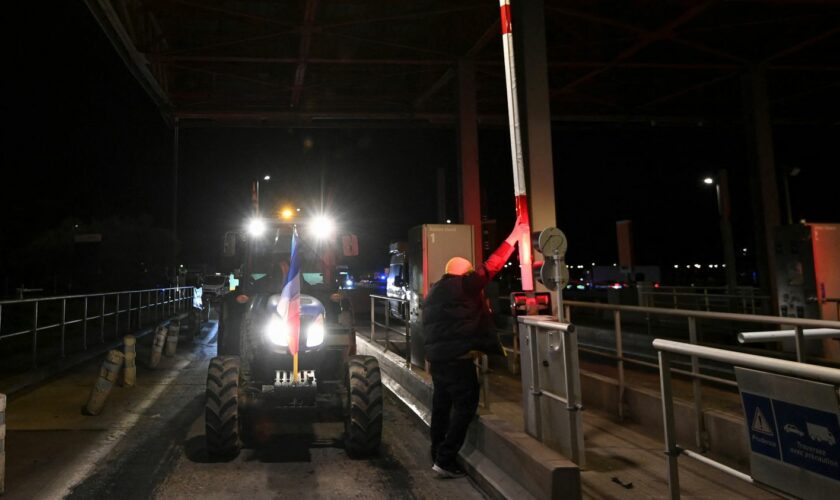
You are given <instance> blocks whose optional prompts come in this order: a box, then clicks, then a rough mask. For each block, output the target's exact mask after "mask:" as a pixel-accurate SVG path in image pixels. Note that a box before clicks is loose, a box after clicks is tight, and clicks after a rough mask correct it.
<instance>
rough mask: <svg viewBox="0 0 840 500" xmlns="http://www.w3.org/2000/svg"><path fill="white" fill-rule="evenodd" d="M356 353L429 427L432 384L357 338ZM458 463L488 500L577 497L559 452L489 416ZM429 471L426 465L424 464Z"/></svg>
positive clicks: (570, 466) (477, 425) (575, 478)
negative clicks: (374, 365) (373, 363)
mask: <svg viewBox="0 0 840 500" xmlns="http://www.w3.org/2000/svg"><path fill="white" fill-rule="evenodd" d="M356 350H357V352H358V353H359V354H365V355H368V356H374V357H376V358H377V359H378V360H379V367H380V370H381V371H382V382H383V385H385V387H386V388H387V389H388V390H390V391H391V392H392V393H394V395H395V396H396V397H397V398H398V399H399V400H400V401H401V403H402V404H404V405H405V406H406V407H408V408H409V409H410V410H411V411H412V412H413V414H414V415H415V416H416V417H417V419H418V420H419V421H421V422H423V423H424V424H425V425H426V426H428V425H429V423H430V421H431V420H430V417H431V411H430V410H431V406H432V383H431V381H430V380H427V379H426V378H424V377H423V376H421V375H420V374H419V372H418V371H417V370H409V369H406V366H405V360H404V359H403V358H401V357H400V356H398V355H397V354H395V353H393V352H386V351H384V350H383V349H382V348H381V347H380V346H379V345H377V344H373V343H371V342H370V340H369V339H366V338H364V336H362V335H356ZM460 459H461V461H462V463H463V465H464V467H465V469H466V470H467V471H468V472H469V474H470V476H471V477H472V478H473V479H474V480H475V481H476V482H477V483H478V484H479V485H480V486H481V488H482V490H484V492H485V493H486V494H487V495H488V496H490V497H491V498H498V499H502V498H517V499H523V500H524V499H529V498H535V499H542V498H564V499H574V498H580V496H581V489H580V468H579V467H578V466H577V465H575V463H573V462H572V461H571V460H569V459H568V458H566V457H564V456H563V455H561V454H560V453H558V452H556V451H554V450H552V449H551V448H549V447H547V446H545V445H544V444H543V443H540V442H539V441H537V440H536V439H534V438H533V437H531V436H529V435H528V434H526V433H525V432H523V431H521V430H518V429H515V428H514V426H513V425H511V424H510V423H509V422H507V421H504V420H503V419H501V418H499V417H496V416H494V415H481V416H479V417H477V418H476V420H475V421H474V422H473V423H472V425H470V430H469V433H468V434H467V440H466V442H465V443H464V447H463V448H461V453H460ZM429 466H430V467H431V463H429Z"/></svg>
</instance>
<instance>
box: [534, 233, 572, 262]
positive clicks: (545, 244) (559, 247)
mask: <svg viewBox="0 0 840 500" xmlns="http://www.w3.org/2000/svg"><path fill="white" fill-rule="evenodd" d="M537 245H538V248H539V249H540V253H541V254H543V255H545V256H546V257H554V255H555V253H557V254H558V255H559V256H560V257H563V256H564V255H566V248H567V247H568V242H567V241H566V235H565V234H563V231H561V230H559V229H557V228H556V227H549V228H547V229H545V230H543V232H541V233H540V237H539V240H538V242H537Z"/></svg>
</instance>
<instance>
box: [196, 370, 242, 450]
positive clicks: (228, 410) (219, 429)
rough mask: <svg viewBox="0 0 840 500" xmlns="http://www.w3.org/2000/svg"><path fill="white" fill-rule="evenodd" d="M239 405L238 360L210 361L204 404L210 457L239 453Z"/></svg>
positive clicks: (205, 427)
mask: <svg viewBox="0 0 840 500" xmlns="http://www.w3.org/2000/svg"><path fill="white" fill-rule="evenodd" d="M239 403H240V401H239V357H238V356H220V357H216V358H213V359H212V360H210V367H209V368H208V370H207V391H206V393H205V402H204V430H205V440H206V443H207V453H208V454H209V455H210V456H211V457H214V458H230V457H234V456H236V454H237V453H239V448H240V447H241V442H240V421H239V420H240V419H239Z"/></svg>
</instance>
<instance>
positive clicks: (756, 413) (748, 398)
mask: <svg viewBox="0 0 840 500" xmlns="http://www.w3.org/2000/svg"><path fill="white" fill-rule="evenodd" d="M741 399H742V400H743V402H744V413H745V414H746V416H747V419H748V420H747V422H752V425H750V448H752V451H753V452H754V453H761V454H762V455H765V456H768V457H770V458H775V459H776V460H781V454H780V453H779V441H778V439H777V437H776V433H775V429H776V420H775V418H774V416H773V406H772V404H771V403H770V398H766V397H763V396H758V395H756V394H750V393H748V392H742V393H741Z"/></svg>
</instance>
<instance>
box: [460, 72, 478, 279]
mask: <svg viewBox="0 0 840 500" xmlns="http://www.w3.org/2000/svg"><path fill="white" fill-rule="evenodd" d="M458 158H459V161H460V164H461V176H460V177H461V212H462V215H463V222H464V224H471V225H472V226H473V235H474V238H475V242H474V250H473V251H474V252H475V265H478V264H479V263H480V262H482V261H483V260H484V257H483V255H482V244H481V235H482V227H481V183H480V180H479V173H478V120H477V114H476V98H475V64H474V62H473V61H471V60H460V61H458Z"/></svg>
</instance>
